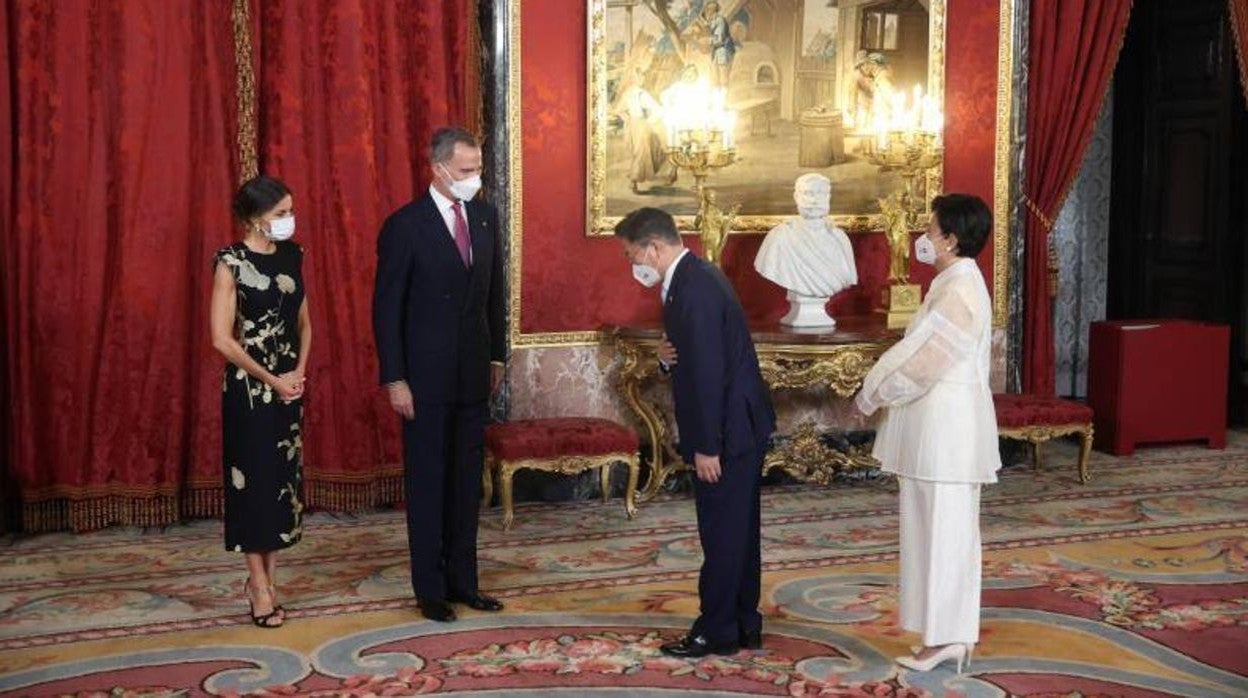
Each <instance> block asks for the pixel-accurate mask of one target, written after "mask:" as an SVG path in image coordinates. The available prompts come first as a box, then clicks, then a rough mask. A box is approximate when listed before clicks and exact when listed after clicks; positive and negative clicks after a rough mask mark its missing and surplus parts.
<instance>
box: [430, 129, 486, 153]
mask: <svg viewBox="0 0 1248 698" xmlns="http://www.w3.org/2000/svg"><path fill="white" fill-rule="evenodd" d="M456 143H463V144H464V145H466V146H468V147H469V148H475V147H477V139H476V138H474V137H473V135H472V134H471V133H468V131H467V130H465V129H462V128H460V127H458V126H443V127H442V128H440V129H438V130H437V131H435V132H434V134H433V138H432V139H430V140H429V162H446V161H447V160H450V159H451V156H453V155H455V144H456Z"/></svg>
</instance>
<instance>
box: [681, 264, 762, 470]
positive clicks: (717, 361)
mask: <svg viewBox="0 0 1248 698" xmlns="http://www.w3.org/2000/svg"><path fill="white" fill-rule="evenodd" d="M663 328H664V331H665V332H666V333H667V338H668V340H669V341H670V342H671V343H672V344H673V345H675V347H676V353H677V361H676V365H675V366H673V367H672V397H673V399H674V400H675V403H676V425H677V426H678V427H679V429H680V454H681V457H682V458H684V460H685V462H687V463H692V462H693V454H694V453H701V454H703V455H707V456H721V457H722V458H723V459H728V458H733V457H736V456H741V455H744V454H746V453H748V452H750V451H752V450H754V449H757V448H759V447H760V446H762V445H763V444H764V442H765V441H766V439H767V438H768V437H769V436H770V435H771V433H772V432H773V431H775V427H776V414H775V412H774V411H773V410H772V406H771V397H770V395H769V392H768V390H767V385H766V383H764V382H763V377H762V374H761V373H760V372H759V369H758V354H756V353H755V351H754V342H753V340H752V339H751V338H750V330H749V327H748V326H747V325H746V322H745V312H744V311H743V310H742V309H741V303H740V301H738V300H737V294H736V292H734V291H733V289H732V285H731V284H730V283H729V282H728V279H727V278H725V277H724V275H723V272H721V271H720V270H719V269H718V268H717V267H715V266H714V265H712V264H710V263H708V262H706V261H704V260H702V259H701V258H699V257H697V256H695V255H694V254H693V253H692V252H690V253H688V254H686V255H685V256H684V257H683V258H682V259H681V260H680V262H679V263H678V264H677V265H676V270H675V271H674V272H673V275H672V282H671V285H670V286H669V287H668V291H667V300H666V301H665V302H664V304H663Z"/></svg>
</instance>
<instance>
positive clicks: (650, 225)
mask: <svg viewBox="0 0 1248 698" xmlns="http://www.w3.org/2000/svg"><path fill="white" fill-rule="evenodd" d="M615 236H616V237H617V238H624V239H625V240H627V241H628V242H631V243H633V244H634V245H644V244H646V243H648V242H650V241H652V240H662V241H663V242H666V243H669V244H673V245H678V244H680V232H679V231H677V230H676V221H675V220H674V219H673V218H672V215H671V214H670V213H668V212H667V211H664V210H662V209H658V208H653V207H650V206H646V207H645V208H639V209H637V210H635V211H633V212H632V213H629V214H628V215H627V216H624V218H623V220H621V221H620V222H619V223H616V224H615Z"/></svg>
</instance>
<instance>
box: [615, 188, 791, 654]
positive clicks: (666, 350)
mask: <svg viewBox="0 0 1248 698" xmlns="http://www.w3.org/2000/svg"><path fill="white" fill-rule="evenodd" d="M615 235H616V237H618V238H619V239H620V240H621V242H623V244H624V254H625V256H626V257H628V260H629V261H630V262H631V263H632V264H633V276H634V277H635V278H636V279H637V280H638V281H639V282H641V283H642V284H643V285H645V286H647V287H651V286H656V285H658V284H659V283H660V282H662V292H661V297H662V299H663V328H664V339H663V341H662V342H661V343H660V346H659V359H660V360H661V361H662V362H663V365H664V366H665V368H666V370H669V371H670V372H671V376H672V397H673V399H674V400H675V403H676V426H677V428H678V429H679V431H680V452H681V457H682V458H683V459H684V461H685V462H686V463H689V464H691V465H693V466H694V469H695V470H696V472H697V479H696V480H695V481H694V497H695V501H696V504H697V514H698V537H699V539H700V540H701V543H702V554H703V562H702V572H701V574H700V576H699V577H698V597H699V599H700V601H701V615H700V616H699V617H698V619H697V620H696V621H695V622H694V624H693V629H692V630H690V632H689V634H688V635H687V636H685V637H684V638H683V639H681V640H679V641H676V642H670V643H668V644H665V645H663V647H662V650H663V652H664V653H666V654H669V655H673V656H677V657H702V656H705V655H707V654H712V653H713V654H733V653H735V652H737V651H738V650H739V649H740V648H741V647H746V648H749V649H757V648H759V647H761V646H762V627H763V618H762V615H761V614H760V613H759V612H758V597H759V590H760V582H761V580H760V577H761V572H762V569H761V567H762V560H761V555H760V550H759V480H760V478H761V477H762V466H763V455H764V453H765V452H766V447H767V440H768V438H769V437H770V436H771V433H772V432H773V431H774V430H775V421H776V418H775V412H773V411H772V407H771V398H770V396H769V394H768V390H767V385H766V384H765V383H764V382H763V377H762V374H761V373H760V372H759V368H758V355H757V354H756V353H755V352H754V343H753V341H752V340H751V339H750V331H749V329H748V327H747V326H746V322H745V313H744V312H743V311H742V309H741V303H740V302H739V301H738V300H737V296H736V293H735V292H734V291H733V289H732V285H731V284H729V282H728V279H726V278H725V277H724V275H723V273H722V272H720V271H719V269H718V268H716V267H715V266H714V265H712V264H709V263H707V262H706V261H704V260H702V259H700V258H698V257H697V256H696V255H694V254H693V253H691V252H690V251H689V250H687V249H685V248H684V245H683V244H682V243H681V240H680V235H679V233H677V231H676V224H675V222H674V221H673V220H672V217H671V216H670V215H668V214H667V213H665V212H663V211H661V210H659V209H656V208H642V209H638V210H636V211H633V212H632V213H630V214H628V215H627V216H625V217H624V219H623V220H621V221H620V223H619V224H618V225H617V226H616V227H615Z"/></svg>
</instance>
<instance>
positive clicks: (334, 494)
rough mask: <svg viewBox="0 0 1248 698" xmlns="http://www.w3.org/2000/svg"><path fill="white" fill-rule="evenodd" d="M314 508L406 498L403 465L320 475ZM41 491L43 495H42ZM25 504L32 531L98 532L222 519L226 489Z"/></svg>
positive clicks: (61, 497) (85, 493) (94, 490)
mask: <svg viewBox="0 0 1248 698" xmlns="http://www.w3.org/2000/svg"><path fill="white" fill-rule="evenodd" d="M305 487H306V491H305V501H306V502H307V505H308V507H310V508H312V509H324V510H328V511H347V512H349V511H364V510H367V509H373V508H376V507H384V506H389V505H392V504H395V503H396V502H400V501H402V500H403V471H402V468H390V469H387V470H385V471H383V472H381V473H377V474H370V475H366V476H351V475H345V476H343V477H342V478H341V479H338V478H332V477H331V478H316V479H312V480H309V481H307V482H306V483H305ZM40 495H41V496H40ZM26 500H27V501H25V502H23V503H22V504H21V512H20V513H21V525H22V530H23V531H24V532H26V533H48V532H52V531H74V532H81V531H92V530H97V529H101V528H105V527H107V526H118V525H120V526H169V525H172V524H176V523H180V522H182V521H186V520H188V519H212V518H220V517H221V515H222V513H223V507H224V504H223V500H224V494H223V492H222V487H221V485H220V484H219V483H213V484H209V483H187V485H186V486H185V487H183V488H180V491H179V488H177V487H174V486H169V487H162V488H156V487H153V488H142V487H126V488H115V489H111V488H106V487H90V488H66V487H56V488H47V489H45V490H43V491H41V492H39V493H37V494H34V496H31V495H29V494H28V495H27V497H26Z"/></svg>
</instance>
